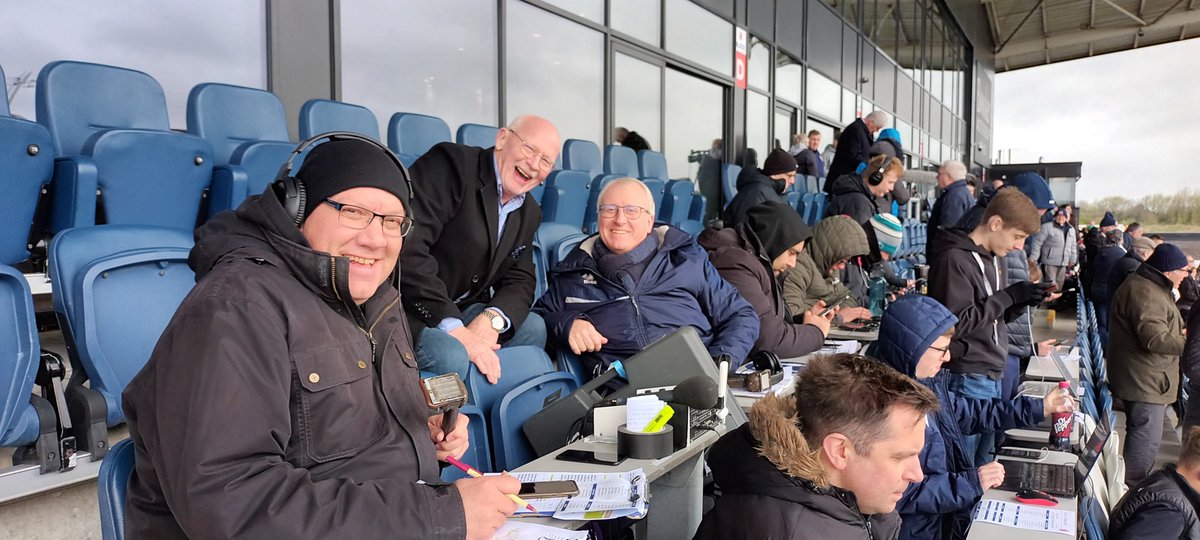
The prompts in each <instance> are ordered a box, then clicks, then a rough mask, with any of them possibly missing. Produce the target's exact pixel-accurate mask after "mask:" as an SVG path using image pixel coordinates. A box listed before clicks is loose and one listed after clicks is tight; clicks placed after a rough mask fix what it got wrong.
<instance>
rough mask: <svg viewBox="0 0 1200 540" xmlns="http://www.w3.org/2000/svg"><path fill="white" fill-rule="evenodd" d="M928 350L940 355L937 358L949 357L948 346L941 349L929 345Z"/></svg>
mask: <svg viewBox="0 0 1200 540" xmlns="http://www.w3.org/2000/svg"><path fill="white" fill-rule="evenodd" d="M929 348H930V349H931V350H934V351H937V352H939V353H941V354H939V355H938V357H939V358H945V357H947V356H950V347H948V346H947V347H945V348H943V347H934V346H933V345H930V346H929Z"/></svg>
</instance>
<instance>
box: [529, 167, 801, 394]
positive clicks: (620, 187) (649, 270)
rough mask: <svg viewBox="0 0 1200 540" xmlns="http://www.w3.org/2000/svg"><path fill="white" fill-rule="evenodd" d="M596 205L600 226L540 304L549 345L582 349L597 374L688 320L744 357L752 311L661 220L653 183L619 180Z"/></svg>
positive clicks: (717, 346)
mask: <svg viewBox="0 0 1200 540" xmlns="http://www.w3.org/2000/svg"><path fill="white" fill-rule="evenodd" d="M788 157H789V158H790V157H791V156H788ZM596 210H597V211H596V214H597V216H598V217H599V220H600V221H599V229H600V231H599V232H598V233H597V234H594V235H592V236H590V237H588V238H586V239H584V240H583V242H582V243H580V244H579V245H578V246H576V247H575V248H574V249H572V250H571V252H570V253H568V254H567V256H566V257H565V258H564V259H563V260H562V261H561V262H559V263H558V265H557V266H555V267H554V269H553V270H551V271H550V274H549V276H548V277H547V281H548V286H547V288H546V294H544V295H542V297H541V298H540V299H539V300H538V303H537V305H536V306H534V311H536V312H537V313H539V314H541V316H542V317H544V318H545V319H546V329H547V331H548V332H549V341H550V343H551V344H552V345H554V346H556V347H560V348H564V349H570V350H571V352H573V353H575V354H577V355H580V360H581V361H582V363H583V366H584V368H585V370H586V372H588V373H590V374H591V376H595V375H599V374H600V373H602V372H603V371H605V370H607V369H608V366H609V365H610V364H612V362H613V361H615V360H625V359H626V358H629V357H631V356H633V355H635V354H637V353H639V352H641V350H642V349H643V348H645V347H646V346H647V345H649V344H651V343H654V342H655V341H657V340H658V339H659V338H662V337H664V336H666V335H668V334H670V333H672V332H674V331H675V330H677V329H679V328H682V327H684V326H692V327H694V328H695V329H696V332H697V333H698V334H700V340H701V341H703V342H704V345H705V346H706V347H707V348H708V352H709V354H711V355H712V356H713V358H716V357H718V356H720V355H722V354H727V355H729V356H730V357H731V358H733V360H734V362H735V363H740V362H741V361H743V360H745V358H746V356H747V354H749V352H750V349H751V347H753V346H754V342H755V340H756V339H758V317H757V316H756V315H755V313H754V308H752V307H750V304H747V303H746V301H745V300H744V299H742V297H741V295H739V294H738V291H737V289H735V288H734V287H733V286H732V285H730V284H729V283H728V282H727V281H725V280H724V279H722V278H721V275H720V274H718V273H717V270H716V268H713V265H712V263H711V262H709V260H708V254H707V253H705V252H704V250H703V249H702V248H701V247H700V246H698V245H696V243H695V242H693V241H692V237H691V236H689V235H688V234H687V233H686V232H683V231H681V230H679V229H678V228H675V227H672V226H670V225H662V224H659V225H657V226H656V225H655V224H654V197H653V195H652V194H651V193H650V189H649V188H647V187H646V185H645V184H643V183H642V182H641V181H640V180H638V179H636V178H620V179H617V180H613V181H612V182H611V183H609V184H608V185H606V186H604V189H603V190H601V191H600V198H599V201H598V204H597V209H596Z"/></svg>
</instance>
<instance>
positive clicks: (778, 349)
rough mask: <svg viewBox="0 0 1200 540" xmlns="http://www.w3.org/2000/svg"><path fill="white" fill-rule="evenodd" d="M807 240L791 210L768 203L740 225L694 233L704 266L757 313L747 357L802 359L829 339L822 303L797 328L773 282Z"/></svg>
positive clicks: (806, 231) (752, 210)
mask: <svg viewBox="0 0 1200 540" xmlns="http://www.w3.org/2000/svg"><path fill="white" fill-rule="evenodd" d="M789 157H790V156H789ZM811 237H812V232H811V231H810V230H809V228H808V225H805V224H804V219H803V218H801V217H800V215H799V214H798V213H796V210H795V209H794V208H792V207H791V206H789V205H787V204H784V203H779V202H774V201H768V202H765V203H762V204H759V205H756V206H754V207H752V208H750V209H749V210H747V212H746V221H745V222H744V223H741V224H739V225H737V226H735V227H731V228H724V229H713V228H710V229H706V230H705V231H704V232H703V233H701V234H700V238H699V239H698V240H697V241H698V243H699V244H700V246H701V247H703V248H704V249H705V250H706V251H708V258H709V261H711V262H712V264H713V266H715V267H716V268H717V272H718V273H719V274H721V277H722V278H724V279H725V281H728V282H729V283H731V284H733V286H734V287H736V288H737V290H738V292H739V293H740V294H741V295H742V297H743V298H745V299H746V301H747V302H749V303H750V305H751V306H753V307H754V311H755V312H756V313H757V314H758V318H759V324H760V330H759V333H758V339H757V340H756V341H755V342H754V348H753V349H751V354H753V353H755V352H758V351H762V350H765V351H770V352H773V353H775V354H776V355H778V356H780V357H784V358H786V357H795V356H803V355H805V354H809V353H811V352H814V351H816V350H817V349H819V348H821V344H822V343H823V342H824V341H825V336H826V335H828V334H829V324H830V320H831V319H832V317H833V315H834V313H833V312H832V311H831V312H830V313H828V314H826V315H825V316H822V315H821V312H822V311H824V307H825V305H824V304H823V303H818V304H817V305H816V306H814V307H813V309H812V310H810V311H808V312H805V313H804V314H803V317H802V320H803V321H804V323H803V324H796V323H793V322H791V321H792V320H793V317H792V315H791V314H789V313H788V310H787V304H786V303H784V300H783V288H782V286H781V284H780V283H779V279H778V277H779V275H780V274H781V273H783V272H784V271H786V270H788V269H789V268H792V267H794V266H796V257H797V256H798V255H799V254H800V252H801V251H802V250H803V249H804V244H805V242H807V241H808V239H809V238H811Z"/></svg>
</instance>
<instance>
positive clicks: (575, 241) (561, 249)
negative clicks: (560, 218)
mask: <svg viewBox="0 0 1200 540" xmlns="http://www.w3.org/2000/svg"><path fill="white" fill-rule="evenodd" d="M587 238H588V237H587V236H584V235H579V236H571V237H568V238H563V239H562V240H561V241H559V242H558V245H557V246H554V251H556V252H557V253H556V254H554V255H552V256H553V257H555V260H557V261H562V260H564V259H566V258H567V255H568V254H570V253H571V250H573V249H575V247H576V246H578V245H579V244H582V243H583V241H584V240H586V239H587ZM551 270H553V268H551Z"/></svg>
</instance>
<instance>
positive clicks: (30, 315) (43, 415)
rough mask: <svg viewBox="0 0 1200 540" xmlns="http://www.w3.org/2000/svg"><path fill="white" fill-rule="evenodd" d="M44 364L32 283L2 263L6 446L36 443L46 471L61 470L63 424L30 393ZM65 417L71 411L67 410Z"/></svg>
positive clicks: (0, 388) (1, 439)
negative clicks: (39, 369)
mask: <svg viewBox="0 0 1200 540" xmlns="http://www.w3.org/2000/svg"><path fill="white" fill-rule="evenodd" d="M40 362H41V346H40V344H39V341H38V331H37V322H36V321H35V319H34V311H33V297H32V296H30V293H29V283H28V282H26V281H25V277H24V276H23V275H21V273H20V272H18V271H17V270H15V269H14V268H12V267H10V266H6V265H2V264H0V447H5V448H11V447H20V446H25V445H27V444H35V446H36V451H37V456H38V461H39V466H40V468H41V470H42V472H52V471H57V470H59V465H58V459H57V458H55V457H51V456H55V455H57V453H58V450H59V449H58V437H57V427H58V426H57V424H56V421H55V413H54V409H53V408H52V407H51V405H50V402H49V401H47V400H45V399H43V398H42V397H41V396H38V395H34V394H31V393H30V389H32V388H33V385H34V383H35V382H36V379H37V374H38V365H39V363H40ZM64 413H65V411H64Z"/></svg>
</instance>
